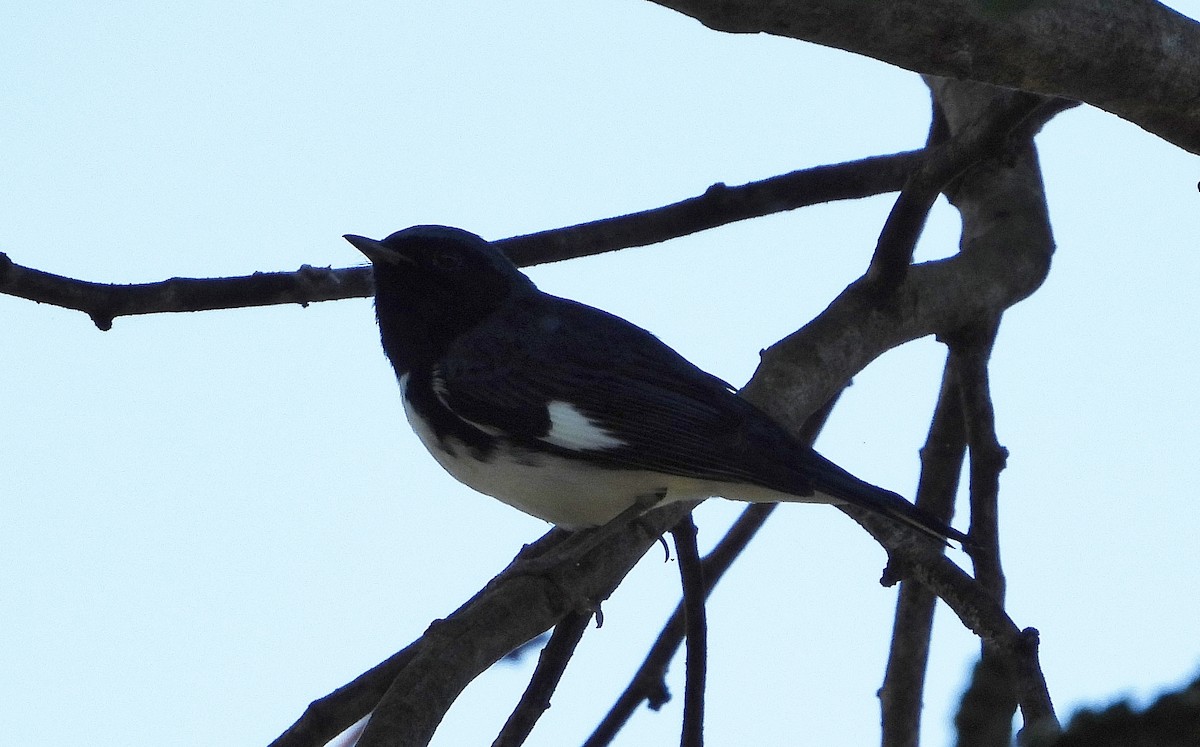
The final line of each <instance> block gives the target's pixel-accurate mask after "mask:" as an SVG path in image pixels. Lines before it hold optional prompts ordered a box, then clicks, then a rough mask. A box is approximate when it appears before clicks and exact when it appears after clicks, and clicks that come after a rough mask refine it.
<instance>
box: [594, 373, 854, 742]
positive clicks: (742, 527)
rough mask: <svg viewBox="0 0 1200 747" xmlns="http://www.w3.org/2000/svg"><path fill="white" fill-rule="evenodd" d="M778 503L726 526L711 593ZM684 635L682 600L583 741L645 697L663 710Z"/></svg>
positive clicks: (715, 554) (829, 408)
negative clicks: (669, 670) (673, 661)
mask: <svg viewBox="0 0 1200 747" xmlns="http://www.w3.org/2000/svg"><path fill="white" fill-rule="evenodd" d="M840 396H841V391H838V393H837V394H835V395H834V396H833V397H832V398H831V399H830V400H829V401H828V402H826V403H825V405H824V406H823V407H821V409H819V410H817V411H816V412H814V413H813V414H812V415H811V416H809V417H808V418H807V419H806V420H805V421H804V424H803V425H802V426H801V427H800V429H799V430H798V432H797V433H796V438H797V439H798V440H799V441H800V442H801V443H804V444H808V445H809V446H811V445H812V444H813V443H814V442H815V441H816V440H817V435H818V434H819V433H820V432H821V429H822V428H824V427H825V423H826V422H827V421H828V420H829V415H830V413H832V412H833V408H834V405H836V404H837V401H838V398H839V397H840ZM777 507H778V504H775V503H754V504H751V505H749V506H747V507H746V509H745V510H744V511H742V514H741V516H739V517H738V518H737V521H735V522H734V523H733V525H732V526H731V527H730V528H729V530H728V531H727V532H725V536H724V537H722V538H721V541H720V542H718V543H717V546H716V547H714V548H713V549H712V552H710V553H709V554H708V555H706V556H704V560H703V561H701V565H702V566H703V568H704V586H705V589H706V592H705V593H706V594H711V593H712V590H713V588H714V587H716V585H717V582H718V581H720V580H721V577H722V576H724V575H725V571H727V570H729V568H730V566H732V565H733V562H734V561H735V560H737V558H738V557H739V556H740V555H741V554H742V551H743V550H745V549H746V546H747V545H749V544H750V540H752V539H754V536H755V534H757V533H758V530H759V529H760V528H761V527H762V525H763V524H764V523H766V521H767V518H768V517H769V516H770V515H771V514H772V513H773V512H774V511H775V509H776V508H777ZM683 636H684V609H683V602H680V603H679V604H678V605H677V606H676V607H675V611H674V612H673V613H672V614H671V617H670V618H668V620H667V622H666V624H665V625H663V628H662V630H661V631H660V632H659V634H658V638H657V639H656V640H655V641H654V645H652V646H651V647H650V650H649V652H647V654H646V658H645V659H644V660H643V661H642V664H641V666H639V667H638V670H637V672H636V673H635V674H634V675H633V678H632V679H631V680H630V682H629V684H628V685H626V686H625V690H623V691H622V692H621V695H620V696H619V697H618V698H617V699H616V701H614V702H613V705H612V707H611V708H610V709H609V710H608V713H606V714H605V715H604V718H603V719H601V721H600V723H599V724H598V725H597V726H596V729H595V730H594V731H593V732H592V734H591V736H589V737H588V738H587V740H586V741H585V742H584V743H583V747H604V746H605V745H608V744H611V743H612V741H613V740H614V739H616V736H617V733H618V732H619V731H620V730H621V728H622V727H623V726H625V724H626V723H627V722H628V721H629V719H630V717H632V716H633V713H634V711H636V710H637V708H638V706H639V705H641V704H642V702H643V701H644V702H646V703H647V705H649V706H650V707H651V708H652V709H654V710H658V709H659V708H661V707H662V706H663V704H665V703H666V702H667V701H668V700H670V697H671V696H670V693H669V692H667V685H666V682H665V678H666V672H667V667H668V665H670V663H671V659H673V658H674V657H675V652H676V651H677V650H678V649H679V644H680V643H681V642H682V641H683Z"/></svg>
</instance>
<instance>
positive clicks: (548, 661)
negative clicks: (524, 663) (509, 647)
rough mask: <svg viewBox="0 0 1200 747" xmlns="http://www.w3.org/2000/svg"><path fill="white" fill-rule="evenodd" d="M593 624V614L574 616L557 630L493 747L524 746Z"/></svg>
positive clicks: (555, 628)
mask: <svg viewBox="0 0 1200 747" xmlns="http://www.w3.org/2000/svg"><path fill="white" fill-rule="evenodd" d="M591 621H592V613H591V612H590V611H589V612H571V613H569V614H567V616H566V617H564V618H563V619H562V620H561V621H559V623H558V625H555V626H554V634H553V635H551V636H550V640H549V642H547V643H546V647H545V648H543V649H542V654H541V656H539V657H538V664H537V668H536V669H534V671H533V677H531V678H530V680H529V685H528V686H527V687H526V688H525V692H524V693H523V694H522V695H521V700H520V702H519V703H517V707H516V708H515V709H513V712H512V714H511V715H510V716H509V717H508V720H507V721H505V722H504V727H503V728H502V729H501V730H500V734H499V735H497V736H496V740H495V741H494V742H492V747H519V745H522V744H524V743H525V740H526V739H527V738H528V737H529V734H530V733H531V732H532V731H533V727H534V725H535V724H537V721H538V719H539V718H541V716H542V714H543V713H545V712H546V709H547V708H549V707H550V696H551V695H552V694H554V690H555V689H556V688H557V687H558V683H559V680H561V679H562V676H563V672H565V671H566V670H567V663H568V662H570V661H571V656H573V655H574V653H575V647H576V646H578V645H579V641H580V640H581V639H582V638H583V634H584V632H585V631H586V630H587V627H588V625H589V624H590V623H591Z"/></svg>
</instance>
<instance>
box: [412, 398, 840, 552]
mask: <svg viewBox="0 0 1200 747" xmlns="http://www.w3.org/2000/svg"><path fill="white" fill-rule="evenodd" d="M406 378H407V377H405V378H402V379H401V381H400V385H401V389H402V390H403V388H404V386H405V385H406V383H407V381H406V380H405V379H406ZM403 401H404V412H405V415H407V416H408V421H409V423H410V424H411V425H412V427H413V430H414V431H415V432H416V434H417V436H418V437H419V438H420V439H421V443H423V444H424V445H425V448H426V449H428V450H429V453H430V454H432V455H433V457H434V458H435V459H437V461H438V463H439V464H441V465H442V467H443V468H445V470H446V471H447V472H449V473H450V474H451V475H453V476H454V477H455V479H457V480H458V481H459V482H462V483H463V484H465V485H468V486H470V487H471V488H474V489H475V490H478V491H479V492H480V493H484V494H485V495H490V496H492V497H494V498H497V499H499V500H501V501H503V502H504V503H507V504H508V505H510V506H512V507H514V508H517V509H519V510H521V511H524V512H525V513H527V514H530V515H531V516H536V517H538V518H539V519H542V520H544V521H548V522H550V523H552V524H554V525H556V526H559V527H562V528H563V529H584V528H587V527H595V526H600V525H601V524H606V523H608V522H609V521H611V520H612V519H614V518H616V516H617V515H619V514H620V513H621V512H622V511H624V510H625V509H627V508H629V507H630V506H632V505H633V504H634V502H635V501H637V500H638V499H639V498H644V497H648V496H661V499H660V501H659V503H658V504H656V505H662V504H665V503H674V502H676V501H690V500H704V499H706V498H710V497H712V496H717V495H719V496H723V497H726V498H733V499H735V500H743V501H752V502H769V503H773V502H777V501H800V502H812V503H836V502H837V501H836V500H835V499H832V498H830V497H829V496H825V495H820V494H817V495H812V496H808V497H800V496H795V495H790V494H787V493H780V492H778V491H774V490H770V489H767V488H761V487H758V486H754V485H743V484H732V483H725V482H716V481H712V480H699V479H695V478H690V477H681V476H677V475H667V474H662V473H658V472H649V471H646V470H620V469H606V468H604V467H600V466H596V465H594V464H591V463H589V462H587V461H585V460H582V459H567V458H564V457H560V456H557V455H555V454H552V453H547V452H544V451H537V452H534V451H528V450H525V451H516V452H514V451H512V450H511V449H497V450H496V452H495V453H493V454H492V455H491V460H490V461H486V462H485V461H481V460H479V459H476V458H475V457H474V456H473V455H472V454H471V450H470V449H469V448H467V447H466V446H465V445H464V444H462V443H460V442H458V441H457V439H454V438H450V439H448V443H445V444H443V443H442V442H441V441H440V440H439V439H438V437H437V435H436V434H435V433H434V432H433V429H432V428H430V426H429V424H428V423H426V422H425V420H424V418H422V417H421V416H420V415H419V414H418V413H417V412H416V411H415V410H414V409H413V408H412V406H411V405H410V404H409V401H408V398H407V397H403ZM593 438H594V436H593ZM577 440H578V439H576V441H577Z"/></svg>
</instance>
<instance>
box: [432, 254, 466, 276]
mask: <svg viewBox="0 0 1200 747" xmlns="http://www.w3.org/2000/svg"><path fill="white" fill-rule="evenodd" d="M433 266H434V267H436V268H437V269H439V270H443V271H446V272H450V271H453V270H457V269H458V268H460V267H462V257H461V256H459V255H458V254H455V253H454V252H438V253H437V254H435V255H433Z"/></svg>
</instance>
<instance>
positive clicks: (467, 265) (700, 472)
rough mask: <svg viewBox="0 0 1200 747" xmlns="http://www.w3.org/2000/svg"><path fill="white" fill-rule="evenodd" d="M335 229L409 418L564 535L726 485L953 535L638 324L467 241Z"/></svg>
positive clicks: (447, 463) (463, 470) (476, 477)
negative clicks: (367, 263) (845, 507)
mask: <svg viewBox="0 0 1200 747" xmlns="http://www.w3.org/2000/svg"><path fill="white" fill-rule="evenodd" d="M345 238H346V240H347V241H349V242H350V243H351V244H353V245H354V246H355V247H356V248H357V249H358V250H359V251H361V252H362V253H363V254H365V255H366V256H367V258H368V259H369V260H371V265H372V267H373V270H374V275H375V310H376V315H377V317H378V320H379V331H380V336H381V338H382V340H383V349H384V352H386V353H387V357H388V358H389V359H390V360H391V362H392V366H393V367H394V368H395V370H396V376H397V378H398V379H399V381H400V389H401V393H402V397H403V399H404V411H405V413H406V414H407V415H408V419H409V422H410V423H411V424H412V427H413V429H414V430H415V431H416V432H417V435H418V436H419V437H420V439H421V441H422V442H423V443H424V444H425V446H426V448H428V449H429V451H430V453H431V454H433V456H434V458H435V459H437V460H438V462H439V463H441V465H442V466H443V467H445V469H446V471H447V472H449V473H450V474H451V475H453V476H454V477H456V478H457V479H458V480H460V481H461V482H463V483H466V484H467V485H469V486H470V487H472V488H474V489H476V490H478V491H480V492H481V493H486V494H487V495H491V496H494V497H496V498H499V499H500V500H501V501H504V502H505V503H507V504H509V505H511V506H514V507H516V508H518V509H520V510H522V511H524V512H525V513H528V514H532V515H533V516H537V517H539V518H541V519H544V520H546V521H549V522H552V523H553V524H556V525H557V526H560V527H563V528H565V529H582V528H585V527H593V526H599V525H601V524H605V523H607V522H608V521H610V520H611V519H613V518H615V517H616V516H617V515H619V514H620V513H621V512H622V511H624V510H626V509H628V508H630V507H631V506H633V505H634V504H635V503H638V502H653V501H655V500H658V501H662V502H670V501H678V500H695V499H704V498H708V497H710V496H723V497H726V498H732V499H738V500H746V501H794V502H809V503H850V504H854V505H857V506H861V507H863V508H866V509H869V510H871V511H875V512H877V513H880V514H882V515H884V516H887V517H889V518H891V519H894V520H896V521H899V522H902V523H905V524H908V525H910V526H912V527H915V528H916V529H919V530H921V531H922V532H924V533H926V534H929V535H932V536H934V537H936V538H939V539H943V540H944V539H945V538H952V539H956V540H959V541H964V540H966V537H965V535H963V534H962V533H961V532H959V531H957V530H955V529H952V528H951V527H948V526H946V525H945V524H943V523H942V522H940V521H938V520H937V519H934V518H932V517H930V516H928V515H927V514H925V513H924V512H922V511H919V510H918V509H917V508H916V507H914V506H913V505H912V504H911V503H909V502H908V501H906V500H904V499H903V498H901V497H900V496H899V495H896V494H895V493H892V492H891V491H888V490H884V489H883V488H879V487H876V486H874V485H871V484H869V483H866V482H864V481H862V480H859V479H858V478H856V477H854V476H853V475H851V474H850V473H849V472H846V471H845V470H843V469H842V468H841V467H838V466H837V465H835V464H834V463H832V462H830V461H829V460H828V459H825V458H824V457H822V456H821V455H820V454H818V453H816V452H815V451H813V450H812V449H811V448H809V447H807V446H805V445H802V444H800V443H798V442H797V441H796V440H795V439H793V438H792V437H791V436H790V435H788V433H787V432H786V431H784V429H783V428H782V427H781V426H779V425H778V424H776V423H775V421H773V420H771V418H770V417H768V416H767V415H766V414H764V413H763V412H762V411H761V410H759V409H758V408H756V407H755V406H754V405H752V404H750V403H749V402H747V401H746V400H745V399H743V398H741V397H739V396H737V394H735V393H734V389H733V387H731V386H730V385H729V384H727V383H725V382H724V381H722V380H720V379H718V378H717V377H715V376H712V375H711V374H708V373H705V372H704V371H702V370H700V369H699V368H697V367H696V366H694V365H692V364H691V363H689V362H688V361H687V360H686V359H685V358H683V356H681V355H679V354H678V353H676V352H675V351H674V350H672V349H671V348H670V347H668V346H667V345H666V344H664V343H663V342H661V341H660V340H659V339H658V338H656V337H655V336H654V335H652V334H650V333H649V332H647V331H646V330H644V329H642V328H640V327H637V326H635V325H633V324H631V323H630V322H627V321H625V320H624V319H622V318H620V317H617V316H613V315H612V314H609V313H607V312H604V311H601V310H599V309H595V308H592V307H590V306H585V305H583V304H581V303H577V302H575V301H570V300H567V299H564V298H558V297H555V296H551V295H549V294H547V293H543V292H541V291H540V290H538V289H537V287H536V286H535V285H534V284H533V281H531V280H530V279H529V278H528V277H526V276H525V275H524V274H523V273H522V272H521V271H520V270H518V269H517V267H516V265H514V264H513V263H512V262H511V261H509V259H508V258H507V257H506V256H505V255H504V254H503V253H502V252H501V251H500V250H499V249H497V248H495V247H494V246H492V245H491V244H489V243H488V242H487V241H485V240H483V239H482V238H480V237H479V236H476V235H475V234H472V233H469V232H467V231H463V230H460V229H457V228H449V227H446V226H414V227H412V228H407V229H405V230H403V231H398V232H396V233H393V234H392V235H391V236H388V237H387V238H386V239H383V240H382V241H376V240H374V239H368V238H364V237H362V236H354V235H347V236H346V237H345Z"/></svg>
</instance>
